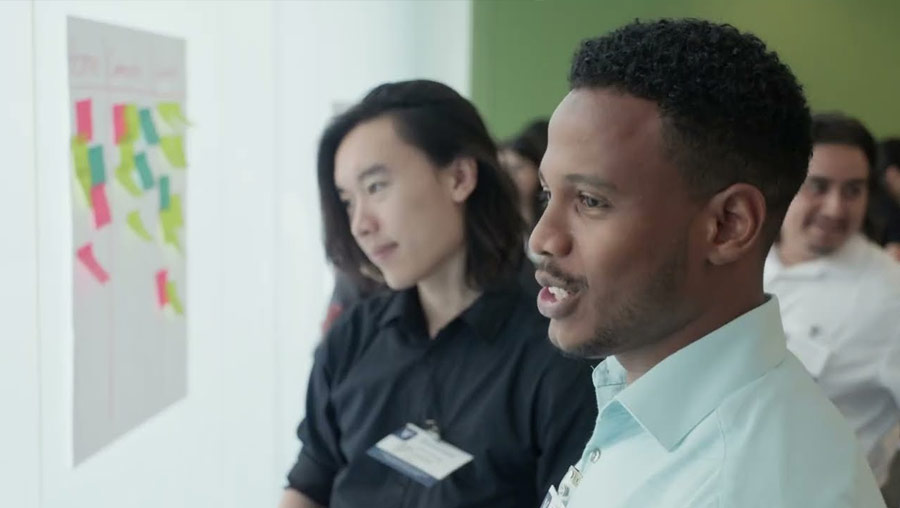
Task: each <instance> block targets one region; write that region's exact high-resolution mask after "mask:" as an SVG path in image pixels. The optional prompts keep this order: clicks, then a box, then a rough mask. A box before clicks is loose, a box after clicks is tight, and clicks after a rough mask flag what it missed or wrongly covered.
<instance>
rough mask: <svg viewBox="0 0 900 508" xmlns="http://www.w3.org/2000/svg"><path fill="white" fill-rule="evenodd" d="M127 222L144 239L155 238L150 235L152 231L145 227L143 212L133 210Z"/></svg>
mask: <svg viewBox="0 0 900 508" xmlns="http://www.w3.org/2000/svg"><path fill="white" fill-rule="evenodd" d="M126 222H128V227H129V228H130V229H131V230H132V231H133V232H134V234H136V235H138V236H139V237H141V238H143V239H144V240H147V241H148V242H149V241H152V240H153V237H152V236H150V232H149V231H147V228H145V227H144V221H142V220H141V214H140V213H139V212H138V211H137V210H133V211H131V212H129V213H128V218H127V219H126Z"/></svg>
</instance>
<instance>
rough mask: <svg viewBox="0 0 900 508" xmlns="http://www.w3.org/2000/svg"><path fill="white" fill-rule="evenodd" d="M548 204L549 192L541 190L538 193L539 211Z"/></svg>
mask: <svg viewBox="0 0 900 508" xmlns="http://www.w3.org/2000/svg"><path fill="white" fill-rule="evenodd" d="M548 203H550V191H548V190H547V189H541V190H540V192H538V205H540V207H541V210H543V209H545V208H547V204H548Z"/></svg>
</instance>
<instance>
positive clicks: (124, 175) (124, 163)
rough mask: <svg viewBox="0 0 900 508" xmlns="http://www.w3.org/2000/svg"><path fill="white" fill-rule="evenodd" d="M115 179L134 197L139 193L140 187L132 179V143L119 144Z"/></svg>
mask: <svg viewBox="0 0 900 508" xmlns="http://www.w3.org/2000/svg"><path fill="white" fill-rule="evenodd" d="M116 180H117V181H118V182H119V183H120V184H121V185H122V187H123V188H124V189H125V190H126V191H128V193H129V194H131V195H132V196H134V197H138V196H140V195H141V189H140V187H138V186H137V183H135V181H134V145H132V144H131V143H122V144H121V145H119V167H117V168H116Z"/></svg>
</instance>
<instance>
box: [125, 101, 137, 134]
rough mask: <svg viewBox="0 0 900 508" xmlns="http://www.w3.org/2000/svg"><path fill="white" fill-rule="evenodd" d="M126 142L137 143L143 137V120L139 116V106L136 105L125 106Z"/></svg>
mask: <svg viewBox="0 0 900 508" xmlns="http://www.w3.org/2000/svg"><path fill="white" fill-rule="evenodd" d="M124 115H125V132H126V135H125V140H126V141H130V142H132V143H133V142H135V141H137V139H138V137H139V136H140V135H141V120H140V118H139V116H138V109H137V106H135V105H134V104H126V105H125V112H124Z"/></svg>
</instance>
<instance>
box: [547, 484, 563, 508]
mask: <svg viewBox="0 0 900 508" xmlns="http://www.w3.org/2000/svg"><path fill="white" fill-rule="evenodd" d="M541 508H566V505H565V503H563V501H562V499H560V497H559V493H558V492H556V487H554V486H553V485H551V486H550V490H549V491H547V496H546V497H545V498H544V502H543V503H541Z"/></svg>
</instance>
